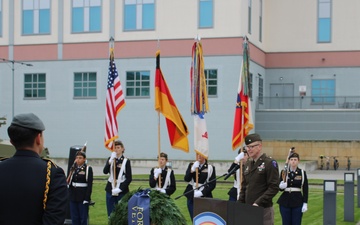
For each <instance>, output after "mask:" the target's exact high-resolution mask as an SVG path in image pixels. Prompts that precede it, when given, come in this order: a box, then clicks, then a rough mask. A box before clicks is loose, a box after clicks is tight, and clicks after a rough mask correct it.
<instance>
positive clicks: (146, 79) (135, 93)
mask: <svg viewBox="0 0 360 225" xmlns="http://www.w3.org/2000/svg"><path fill="white" fill-rule="evenodd" d="M126 97H150V71H128V72H126Z"/></svg>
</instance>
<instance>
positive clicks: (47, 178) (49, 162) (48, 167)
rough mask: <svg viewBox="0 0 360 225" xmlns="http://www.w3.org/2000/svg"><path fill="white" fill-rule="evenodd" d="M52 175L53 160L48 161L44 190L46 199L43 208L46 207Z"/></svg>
mask: <svg viewBox="0 0 360 225" xmlns="http://www.w3.org/2000/svg"><path fill="white" fill-rule="evenodd" d="M50 175H51V161H48V162H47V168H46V182H45V191H44V200H43V209H44V210H45V209H46V201H47V196H48V193H49V185H50Z"/></svg>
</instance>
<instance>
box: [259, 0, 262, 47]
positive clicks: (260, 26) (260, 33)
mask: <svg viewBox="0 0 360 225" xmlns="http://www.w3.org/2000/svg"><path fill="white" fill-rule="evenodd" d="M262 9H263V0H260V12H259V41H260V42H262V16H263V10H262Z"/></svg>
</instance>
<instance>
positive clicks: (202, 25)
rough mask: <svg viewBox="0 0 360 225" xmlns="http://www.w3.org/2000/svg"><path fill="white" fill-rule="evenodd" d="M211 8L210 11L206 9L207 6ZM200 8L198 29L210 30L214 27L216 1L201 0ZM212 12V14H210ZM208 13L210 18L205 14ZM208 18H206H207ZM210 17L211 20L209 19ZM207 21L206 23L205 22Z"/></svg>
mask: <svg viewBox="0 0 360 225" xmlns="http://www.w3.org/2000/svg"><path fill="white" fill-rule="evenodd" d="M206 3H208V4H209V5H208V7H210V8H209V9H206V8H205V7H206V6H207V4H206ZM198 6H199V8H198V9H199V11H198V13H199V16H198V28H199V29H208V28H213V27H214V0H199V2H198ZM210 10H211V13H209V12H210ZM206 13H208V14H207V15H208V16H205V15H204V14H206ZM205 17H206V18H205ZM208 17H210V18H208ZM203 20H206V21H203Z"/></svg>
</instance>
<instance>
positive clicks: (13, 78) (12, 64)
mask: <svg viewBox="0 0 360 225" xmlns="http://www.w3.org/2000/svg"><path fill="white" fill-rule="evenodd" d="M0 59H1V60H2V61H3V62H7V63H11V75H12V107H11V116H12V118H14V113H15V64H19V65H24V66H33V65H32V64H30V63H25V62H20V61H15V60H8V59H3V58H0Z"/></svg>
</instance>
